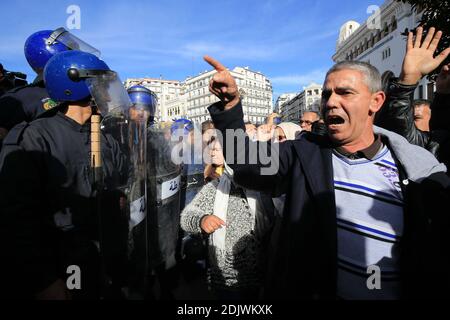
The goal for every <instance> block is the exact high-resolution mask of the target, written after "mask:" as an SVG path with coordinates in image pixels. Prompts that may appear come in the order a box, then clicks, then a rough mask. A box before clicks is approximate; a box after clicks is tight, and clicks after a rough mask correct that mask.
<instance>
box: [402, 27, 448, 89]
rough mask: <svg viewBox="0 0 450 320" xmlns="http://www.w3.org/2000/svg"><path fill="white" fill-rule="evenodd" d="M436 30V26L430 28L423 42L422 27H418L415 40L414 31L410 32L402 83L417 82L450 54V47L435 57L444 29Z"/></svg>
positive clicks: (411, 83) (410, 83)
mask: <svg viewBox="0 0 450 320" xmlns="http://www.w3.org/2000/svg"><path fill="white" fill-rule="evenodd" d="M435 31H436V30H435V28H433V27H432V28H430V29H429V30H428V33H427V35H426V37H425V39H424V40H423V42H422V34H423V28H422V27H418V28H417V32H416V39H415V40H414V41H413V34H412V32H409V33H408V40H407V43H406V54H405V58H404V60H403V66H402V72H401V74H400V83H403V84H408V85H413V84H416V83H417V82H419V80H420V79H421V78H422V77H423V76H425V75H427V74H429V73H430V72H432V71H433V70H434V69H436V68H437V67H439V65H440V64H441V63H442V62H443V61H444V60H445V58H447V56H448V55H449V54H450V48H447V49H445V50H444V51H442V52H441V53H440V54H439V55H437V56H436V57H434V53H435V51H436V48H437V46H438V44H439V40H440V39H441V37H442V31H438V32H435Z"/></svg>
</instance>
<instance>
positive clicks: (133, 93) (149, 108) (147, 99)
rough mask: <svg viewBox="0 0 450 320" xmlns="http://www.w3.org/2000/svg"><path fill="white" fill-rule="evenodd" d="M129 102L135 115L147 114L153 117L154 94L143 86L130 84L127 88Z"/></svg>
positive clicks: (155, 102)
mask: <svg viewBox="0 0 450 320" xmlns="http://www.w3.org/2000/svg"><path fill="white" fill-rule="evenodd" d="M127 92H128V95H129V97H130V100H131V103H132V104H133V106H132V110H134V113H135V114H136V115H144V114H145V115H147V117H153V116H154V115H155V110H156V104H157V98H156V96H155V94H154V93H153V92H152V91H151V90H149V89H147V88H146V87H143V86H132V87H130V88H128V90H127Z"/></svg>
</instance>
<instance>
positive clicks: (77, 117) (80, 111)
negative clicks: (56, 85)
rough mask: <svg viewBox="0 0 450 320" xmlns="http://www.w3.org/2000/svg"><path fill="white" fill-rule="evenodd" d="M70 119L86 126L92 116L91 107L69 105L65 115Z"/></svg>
mask: <svg viewBox="0 0 450 320" xmlns="http://www.w3.org/2000/svg"><path fill="white" fill-rule="evenodd" d="M64 114H65V115H66V116H67V117H69V118H70V119H72V120H74V121H76V122H78V123H79V124H81V125H83V124H85V123H86V122H87V121H88V120H89V119H90V117H91V115H92V108H91V107H90V106H78V105H69V106H68V107H67V110H66V112H65V113H64Z"/></svg>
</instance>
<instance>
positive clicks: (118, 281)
mask: <svg viewBox="0 0 450 320" xmlns="http://www.w3.org/2000/svg"><path fill="white" fill-rule="evenodd" d="M89 85H90V90H91V94H92V97H93V98H94V100H95V103H96V104H97V106H98V108H99V110H102V115H103V119H102V122H101V128H102V132H103V135H104V138H105V139H106V140H107V144H108V146H109V149H108V150H107V152H103V154H102V155H101V158H102V160H103V159H106V158H110V159H111V161H102V167H103V171H105V170H110V171H112V172H114V173H115V174H113V175H111V174H110V175H107V176H113V177H115V178H113V179H110V181H103V186H102V188H101V190H100V192H99V204H98V213H99V220H100V221H99V226H100V254H101V257H102V261H103V266H102V267H103V272H102V273H103V275H104V282H105V287H106V289H105V290H104V294H103V295H104V297H105V298H108V297H112V298H117V297H118V296H120V297H123V298H130V299H143V298H145V296H146V294H147V284H148V254H147V251H148V249H147V243H148V239H147V237H148V234H147V221H146V219H147V204H146V174H147V173H146V169H147V168H146V162H147V161H146V156H147V152H146V147H147V142H146V139H147V134H146V131H147V121H148V116H149V114H148V112H146V110H140V109H138V108H136V107H135V106H132V105H131V102H130V100H129V98H128V94H127V93H126V91H125V89H124V88H123V86H122V84H121V82H120V79H119V78H118V77H117V74H115V73H111V72H109V73H108V74H105V75H104V76H102V77H97V78H94V79H92V80H91V81H90V83H89ZM105 176H106V175H105Z"/></svg>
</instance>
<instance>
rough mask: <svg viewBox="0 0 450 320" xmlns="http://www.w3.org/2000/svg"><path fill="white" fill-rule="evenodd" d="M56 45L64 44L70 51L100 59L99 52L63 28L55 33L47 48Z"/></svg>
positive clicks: (49, 38)
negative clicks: (86, 53) (88, 54)
mask: <svg viewBox="0 0 450 320" xmlns="http://www.w3.org/2000/svg"><path fill="white" fill-rule="evenodd" d="M56 43H62V44H63V45H65V46H66V47H67V48H68V50H79V51H83V52H88V53H91V54H93V55H95V56H97V57H100V51H99V50H97V49H96V48H94V47H93V46H91V45H90V44H88V43H86V42H84V41H83V40H81V39H80V38H78V37H77V36H75V35H74V34H72V33H70V32H69V31H67V30H66V29H64V28H62V27H61V28H58V29H56V30H55V31H53V32H52V34H51V35H50V36H49V37H48V39H47V41H46V44H47V46H52V45H54V44H56Z"/></svg>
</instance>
